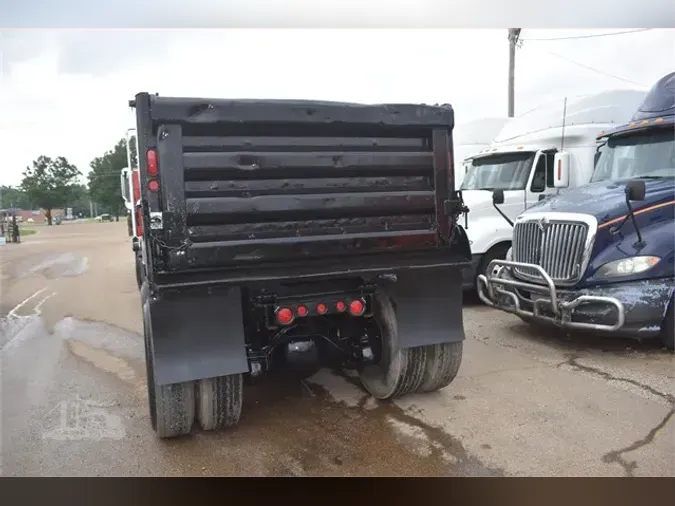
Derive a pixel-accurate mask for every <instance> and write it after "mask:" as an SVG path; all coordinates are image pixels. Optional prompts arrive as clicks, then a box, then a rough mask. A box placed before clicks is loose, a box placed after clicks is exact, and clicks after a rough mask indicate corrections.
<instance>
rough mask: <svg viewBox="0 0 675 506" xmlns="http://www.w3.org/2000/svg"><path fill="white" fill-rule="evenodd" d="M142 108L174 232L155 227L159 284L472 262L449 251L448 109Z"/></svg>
mask: <svg viewBox="0 0 675 506" xmlns="http://www.w3.org/2000/svg"><path fill="white" fill-rule="evenodd" d="M132 105H134V106H135V108H136V113H137V126H138V136H139V150H140V153H141V156H140V157H139V158H140V168H141V178H142V184H143V186H144V188H146V189H145V190H144V196H145V197H146V199H145V200H146V202H147V207H146V219H147V220H148V224H150V222H151V218H152V217H157V216H161V217H162V224H161V228H159V225H157V224H156V225H155V228H154V229H152V227H146V230H147V232H148V233H147V234H146V236H148V241H149V242H148V244H149V245H151V248H149V249H150V250H151V257H152V258H151V263H152V266H151V270H152V272H153V273H154V278H155V279H156V280H157V281H159V282H164V283H182V282H186V283H187V282H208V281H211V280H212V279H213V278H214V277H215V278H222V279H223V280H229V281H232V280H258V279H259V280H263V279H269V278H279V277H290V278H295V277H302V276H316V275H321V274H340V273H347V272H351V273H357V272H364V271H372V272H378V271H386V270H392V268H399V267H400V268H414V267H427V266H431V265H449V264H454V263H463V262H465V261H466V259H464V258H461V257H460V256H458V255H455V254H453V251H454V250H453V247H452V245H450V244H449V240H450V238H451V236H452V231H453V230H454V219H455V218H456V215H453V214H454V213H456V210H455V204H456V201H455V192H454V191H449V189H453V188H454V181H453V170H452V166H451V160H452V128H453V111H452V109H451V108H450V107H448V106H444V107H439V106H420V105H360V104H345V103H337V102H317V101H282V100H275V101H270V100H265V101H262V100H260V101H254V100H220V99H218V100H216V99H199V98H194V99H193V98H169V97H159V96H155V95H149V94H146V93H141V94H138V95H137V96H136V99H135V101H134V102H133V103H132ZM152 149H156V152H157V155H158V165H159V175H158V177H157V179H158V180H159V183H160V189H159V191H158V192H150V191H148V190H147V187H148V182H149V178H148V175H147V159H146V157H145V156H143V155H142V154H144V153H147V151H148V150H152ZM157 213H161V214H157ZM155 223H158V222H157V221H155ZM148 228H150V230H148Z"/></svg>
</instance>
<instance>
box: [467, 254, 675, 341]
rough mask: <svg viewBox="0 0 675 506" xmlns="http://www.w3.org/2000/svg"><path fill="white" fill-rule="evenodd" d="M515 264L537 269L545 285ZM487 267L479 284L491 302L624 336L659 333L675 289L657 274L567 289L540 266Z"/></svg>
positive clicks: (527, 315) (540, 318) (543, 319)
mask: <svg viewBox="0 0 675 506" xmlns="http://www.w3.org/2000/svg"><path fill="white" fill-rule="evenodd" d="M511 267H529V268H533V269H536V270H537V271H538V272H539V274H540V275H541V276H542V278H543V280H544V283H545V284H543V285H542V284H535V283H529V282H526V281H522V280H520V279H517V278H515V277H514V276H513V275H512V274H511V269H510V268H511ZM487 272H489V273H490V275H489V276H484V275H481V276H479V282H478V285H479V295H480V298H481V299H482V300H483V302H485V303H486V304H488V305H490V306H493V307H496V308H498V309H501V310H503V311H506V312H509V313H513V314H516V315H518V316H521V317H523V318H524V319H526V320H532V321H537V322H540V323H549V324H552V325H555V326H557V327H562V328H566V329H571V330H592V331H596V332H602V333H608V334H615V335H620V336H631V337H649V336H652V335H658V334H659V332H660V330H661V325H662V323H663V319H664V317H665V312H666V308H667V304H668V301H669V299H670V295H671V293H672V289H673V280H672V279H654V280H640V281H631V282H627V283H615V284H611V285H606V286H595V287H590V288H582V289H577V290H565V289H560V288H558V287H556V286H555V285H554V284H553V281H552V279H551V277H550V276H549V275H548V273H547V272H546V271H544V269H542V268H541V267H540V266H537V265H532V264H524V263H520V262H512V261H507V260H495V261H493V262H491V265H490V267H489V268H488V271H487Z"/></svg>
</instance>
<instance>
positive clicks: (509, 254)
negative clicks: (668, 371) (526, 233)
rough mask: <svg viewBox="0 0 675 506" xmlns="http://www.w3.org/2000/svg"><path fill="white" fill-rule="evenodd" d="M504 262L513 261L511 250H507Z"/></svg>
mask: <svg viewBox="0 0 675 506" xmlns="http://www.w3.org/2000/svg"><path fill="white" fill-rule="evenodd" d="M505 260H508V261H511V260H513V248H509V250H508V251H507V252H506V258H505Z"/></svg>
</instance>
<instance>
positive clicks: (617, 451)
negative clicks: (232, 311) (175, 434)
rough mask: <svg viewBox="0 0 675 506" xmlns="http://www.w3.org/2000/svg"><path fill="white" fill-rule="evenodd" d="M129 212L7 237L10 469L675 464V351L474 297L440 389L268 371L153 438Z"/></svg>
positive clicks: (484, 470) (245, 471)
mask: <svg viewBox="0 0 675 506" xmlns="http://www.w3.org/2000/svg"><path fill="white" fill-rule="evenodd" d="M125 225H126V224H124V223H122V222H120V223H91V224H64V225H61V226H59V227H51V228H47V227H41V229H40V233H38V234H36V235H34V236H28V237H26V238H25V240H24V243H23V244H21V245H7V246H2V247H0V254H1V255H2V258H1V260H0V262H1V265H0V269H1V276H2V278H1V281H2V301H1V304H0V316H1V317H2V319H1V321H0V347H1V348H2V351H1V354H2V370H1V373H2V381H1V382H0V384H1V386H2V391H1V392H0V399H1V400H2V404H1V408H2V415H1V417H0V420H1V422H2V425H1V426H0V433H1V434H2V448H1V450H2V462H1V465H2V468H1V470H2V473H3V475H6V476H146V475H158V476H202V475H204V476H211V475H216V476H223V475H241V476H450V475H452V476H500V475H521V476H627V475H631V476H675V429H674V425H675V421H673V419H672V418H673V406H674V401H675V397H674V396H675V386H674V385H675V381H674V380H675V359H674V357H673V355H672V354H669V353H667V352H665V351H663V350H661V349H660V347H659V346H658V343H653V342H644V343H637V342H632V341H624V340H621V341H616V340H614V341H612V340H598V339H597V338H593V337H588V336H584V337H580V336H573V337H570V336H567V335H565V334H563V333H556V332H552V331H548V330H546V331H541V330H539V329H536V328H532V327H529V326H527V325H525V324H523V323H521V322H520V320H519V319H517V318H514V317H512V316H510V315H507V314H504V313H500V312H497V311H494V310H490V309H489V308H486V307H484V306H480V305H478V304H467V305H466V308H465V312H464V316H465V327H466V332H467V340H466V342H465V352H464V360H463V364H462V368H461V370H460V374H459V376H458V378H457V379H456V380H455V381H454V382H453V383H452V384H451V385H450V386H449V387H448V388H446V389H445V390H443V391H441V392H438V393H434V394H427V395H413V396H409V397H406V398H403V399H400V400H397V401H396V402H393V403H391V402H378V401H375V400H374V399H372V398H370V397H369V396H368V395H367V394H366V393H365V392H364V391H363V390H362V389H361V388H360V386H359V384H358V381H356V379H355V378H353V377H351V376H350V375H347V374H345V373H343V372H336V371H329V370H323V371H321V372H320V373H318V374H317V375H315V376H314V377H312V378H310V379H308V380H306V381H304V382H297V381H293V380H291V379H288V378H283V377H273V378H266V379H263V380H262V381H260V382H258V383H256V384H255V385H251V386H248V387H247V389H246V391H245V400H244V409H243V414H242V418H241V422H240V425H239V426H238V427H237V428H236V429H234V430H230V431H223V432H220V433H215V434H214V433H196V434H194V435H193V436H191V437H188V438H183V439H180V440H174V441H160V440H158V439H157V438H156V437H155V435H154V433H153V432H152V429H151V427H150V423H149V417H148V412H147V398H146V390H145V366H144V362H143V343H142V337H141V329H142V323H141V311H140V303H139V296H138V292H137V289H136V286H135V280H134V268H133V257H132V253H131V247H130V242H129V238H128V237H127V236H126V226H125Z"/></svg>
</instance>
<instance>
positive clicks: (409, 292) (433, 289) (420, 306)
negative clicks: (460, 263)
mask: <svg viewBox="0 0 675 506" xmlns="http://www.w3.org/2000/svg"><path fill="white" fill-rule="evenodd" d="M387 292H388V293H389V295H390V296H391V297H392V299H393V301H394V304H395V307H396V315H397V321H398V337H399V345H400V346H401V347H402V348H412V347H415V346H424V345H430V344H439V343H452V342H458V341H462V340H464V324H463V321H462V273H461V271H460V269H423V270H411V271H405V272H401V273H398V274H397V280H396V282H395V283H392V284H391V285H387Z"/></svg>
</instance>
